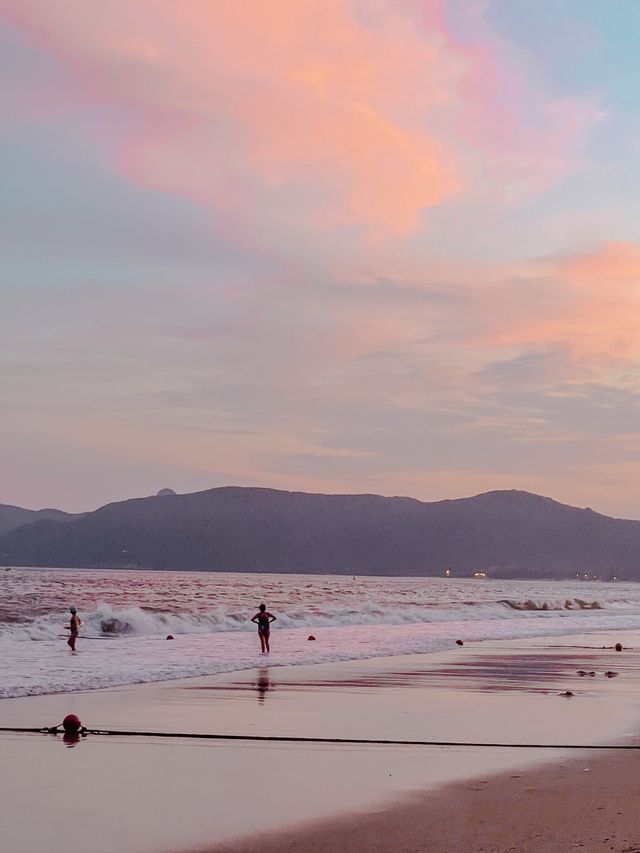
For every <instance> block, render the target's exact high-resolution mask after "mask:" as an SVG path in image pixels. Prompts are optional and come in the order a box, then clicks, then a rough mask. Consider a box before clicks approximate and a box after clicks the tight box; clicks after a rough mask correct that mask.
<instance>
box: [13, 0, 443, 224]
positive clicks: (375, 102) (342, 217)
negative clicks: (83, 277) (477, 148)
mask: <svg viewBox="0 0 640 853" xmlns="http://www.w3.org/2000/svg"><path fill="white" fill-rule="evenodd" d="M358 11H359V4H358V3H357V2H355V0H339V2H338V0H270V2H268V3H251V4H246V3H235V4H234V3H211V2H208V0H207V2H204V0H183V2H181V3H174V2H155V3H150V2H143V0H139V2H136V3H129V2H114V3H111V4H110V5H109V12H108V14H104V6H103V5H102V4H100V3H97V2H91V0H87V2H84V3H82V4H78V3H77V2H70V0H51V2H49V0H47V2H46V3H44V2H42V0H24V2H23V0H20V3H19V4H18V3H16V4H14V12H15V15H16V16H17V18H18V20H21V21H22V22H23V24H27V25H29V26H30V27H32V28H37V32H38V34H39V35H40V37H41V38H44V40H45V42H46V43H47V45H48V46H49V47H50V48H53V49H55V50H56V51H58V52H59V53H61V54H62V55H63V56H64V57H65V59H66V60H67V61H68V62H70V63H71V64H72V65H73V66H74V67H75V68H76V70H77V73H78V76H79V77H83V78H85V82H84V84H83V85H85V86H86V85H88V86H89V87H90V89H91V95H92V97H93V98H94V99H96V100H97V101H104V100H112V101H114V102H116V103H119V104H121V105H124V106H126V107H127V108H128V109H130V110H133V112H134V113H137V121H138V130H137V132H136V133H135V134H134V135H133V136H131V137H130V139H129V142H128V145H127V146H126V149H125V151H124V152H123V155H122V161H121V162H122V163H123V165H124V167H125V168H126V169H127V170H129V172H130V173H131V174H132V176H133V177H134V178H135V179H137V180H140V181H143V182H144V183H146V184H150V185H153V186H156V187H159V188H162V189H168V190H171V191H176V192H182V193H186V194H188V195H190V196H193V197H196V198H198V199H201V200H203V201H205V202H207V203H214V204H216V203H220V204H223V203H224V201H225V199H224V198H223V197H222V196H223V194H226V193H229V191H231V192H236V193H243V192H244V193H247V192H249V191H250V189H249V184H250V183H252V182H253V181H255V182H257V184H258V194H257V198H256V199H254V201H255V202H256V203H265V197H266V196H268V197H270V198H271V199H276V200H279V201H280V203H281V204H283V205H284V206H285V207H286V206H288V207H289V208H290V209H291V210H292V211H293V215H294V218H295V217H296V216H297V215H300V214H304V215H305V217H307V218H308V219H310V220H311V222H312V223H313V224H315V225H318V226H320V227H334V226H343V225H356V226H364V227H371V228H377V227H383V228H385V229H391V230H396V231H405V230H410V229H412V228H415V227H416V225H417V222H418V217H419V215H420V212H421V211H422V210H423V209H424V208H427V207H430V206H432V205H435V204H438V203H439V202H441V201H442V200H443V199H445V198H447V197H449V196H451V195H452V194H453V193H455V192H456V191H457V189H458V187H459V176H458V174H457V170H456V165H455V163H454V160H453V157H452V155H451V152H450V151H447V149H446V147H445V145H444V144H443V141H442V140H440V139H438V137H437V136H436V134H435V133H434V132H433V131H431V130H430V129H429V119H430V117H431V115H432V114H433V112H434V110H436V109H437V108H438V107H439V105H440V104H441V103H442V102H443V101H447V100H448V99H450V98H451V97H452V85H451V84H452V69H451V64H452V62H451V58H450V57H449V56H447V54H446V52H445V50H444V46H443V45H441V46H439V45H438V43H437V39H428V40H425V39H423V38H422V37H421V36H420V35H419V33H418V32H417V30H416V29H415V27H414V26H413V25H412V21H411V19H410V16H408V15H406V14H404V12H403V10H402V8H401V7H393V6H391V5H387V4H372V5H371V6H370V7H368V8H367V9H366V10H365V11H366V17H360V16H359V14H358ZM283 194H284V195H285V196H286V197H285V198H282V196H283ZM271 203H272V204H273V201H272V202H271Z"/></svg>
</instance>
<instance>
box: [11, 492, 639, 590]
mask: <svg viewBox="0 0 640 853" xmlns="http://www.w3.org/2000/svg"><path fill="white" fill-rule="evenodd" d="M21 513H22V514H21ZM44 515H45V517H43V513H34V512H30V511H28V510H21V511H20V512H17V508H16V507H6V506H1V505H0V564H5V565H16V566H66V567H70V568H71V567H87V568H92V567H105V568H106V567H109V568H154V569H194V570H196V569H198V570H211V571H252V572H261V571H263V572H266V571H277V572H318V573H335V574H357V573H360V574H371V575H442V573H443V571H444V570H445V568H447V567H451V569H452V572H453V574H454V576H456V577H462V576H468V575H470V574H472V573H473V572H475V571H485V572H488V573H489V574H490V576H491V577H511V578H519V577H530V578H553V577H557V578H563V577H564V578H566V577H575V575H576V573H583V572H584V573H588V574H589V575H591V574H593V575H596V576H598V577H599V578H601V579H604V580H608V579H611V578H613V577H614V576H617V577H619V578H621V579H622V578H624V579H633V580H639V579H640V521H627V520H622V519H614V518H609V517H607V516H604V515H600V514H598V513H596V512H593V511H592V510H590V509H578V508H575V507H571V506H566V505H564V504H560V503H558V502H556V501H554V500H551V499H550V498H545V497H540V496H539V495H534V494H530V493H528V492H521V491H495V492H487V493H486V494H481V495H477V496H475V497H470V498H461V499H459V500H446V501H438V502H434V503H424V502H422V501H418V500H414V499H412V498H401V497H380V496H378V495H319V494H306V493H303V492H284V491H276V490H273V489H255V488H238V487H224V488H218V489H210V490H207V491H203V492H195V493H193V494H185V495H176V494H170V493H165V494H162V495H156V496H153V497H147V498H136V499H133V500H127V501H122V502H119V503H112V504H108V505H107V506H104V507H101V508H100V509H98V510H96V511H95V512H89V513H83V514H82V515H76V516H73V515H66V514H64V513H58V512H56V511H47V513H45V514H44ZM47 516H48V517H47ZM16 522H17V523H16ZM10 528H13V529H10Z"/></svg>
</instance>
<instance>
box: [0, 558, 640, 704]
mask: <svg viewBox="0 0 640 853" xmlns="http://www.w3.org/2000/svg"><path fill="white" fill-rule="evenodd" d="M262 601H264V602H265V603H266V605H267V608H268V609H269V611H271V612H272V613H274V614H275V615H276V616H277V617H278V619H277V622H276V623H275V625H274V626H273V630H272V642H271V647H272V651H271V655H270V656H269V658H268V665H270V666H285V665H296V664H309V663H321V662H328V661H337V660H356V659H364V658H374V657H385V656H389V655H403V654H415V653H424V652H431V651H437V650H441V649H446V648H451V647H452V646H453V644H454V642H455V640H457V639H461V640H463V641H471V640H485V639H509V638H512V639H517V638H519V637H521V638H523V637H535V636H553V635H570V634H584V633H585V632H590V631H600V630H620V631H621V632H623V631H625V630H637V629H640V584H634V583H620V582H615V583H601V582H595V581H594V582H589V581H578V580H576V581H570V582H566V581H494V580H489V579H486V580H474V579H457V578H397V577H393V578H391V577H355V578H351V577H344V576H340V577H336V576H334V575H329V576H325V575H282V574H237V573H229V574H226V573H212V572H152V571H107V570H99V571H98V570H89V569H87V570H66V569H12V570H11V571H2V570H0V697H9V696H25V695H35V694H43V693H57V692H67V691H72V690H89V689H95V688H100V687H112V686H116V685H124V684H132V683H140V682H149V681H160V680H165V679H174V678H184V677H188V676H196V675H209V674H214V673H220V672H231V671H236V670H242V669H249V668H252V667H255V666H264V665H265V663H266V662H267V661H266V659H265V657H263V656H262V655H261V654H260V648H259V642H258V638H257V635H256V634H257V632H256V629H255V626H254V625H252V624H251V622H250V621H249V620H250V618H251V616H253V615H254V613H255V612H256V610H257V606H258V604H260V602H262ZM72 604H73V605H75V606H76V607H77V608H78V612H79V614H80V616H81V617H82V619H83V622H84V625H83V628H82V631H81V634H80V638H79V640H78V649H79V654H78V655H77V656H72V655H71V654H70V652H69V649H68V647H67V645H66V643H65V637H66V634H67V632H65V630H64V624H65V623H67V622H68V615H69V614H68V608H69V606H70V605H72ZM168 634H172V635H173V637H174V640H173V641H171V640H167V639H166V637H167V635H168ZM310 635H313V636H315V637H316V639H315V641H313V640H309V639H308V638H309V636H310Z"/></svg>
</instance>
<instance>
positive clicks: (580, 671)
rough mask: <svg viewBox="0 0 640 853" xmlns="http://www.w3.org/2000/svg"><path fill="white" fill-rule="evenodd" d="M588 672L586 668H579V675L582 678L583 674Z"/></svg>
mask: <svg viewBox="0 0 640 853" xmlns="http://www.w3.org/2000/svg"><path fill="white" fill-rule="evenodd" d="M586 674H587V673H586V672H585V670H584V669H579V670H578V675H579V676H580V678H582V676H583V675H586Z"/></svg>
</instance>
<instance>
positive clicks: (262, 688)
mask: <svg viewBox="0 0 640 853" xmlns="http://www.w3.org/2000/svg"><path fill="white" fill-rule="evenodd" d="M270 690H273V686H272V684H271V680H270V678H269V670H268V669H259V670H258V678H257V680H256V692H257V693H258V703H259V704H260V705H264V702H265V699H266V698H267V693H268V692H269V691H270Z"/></svg>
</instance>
